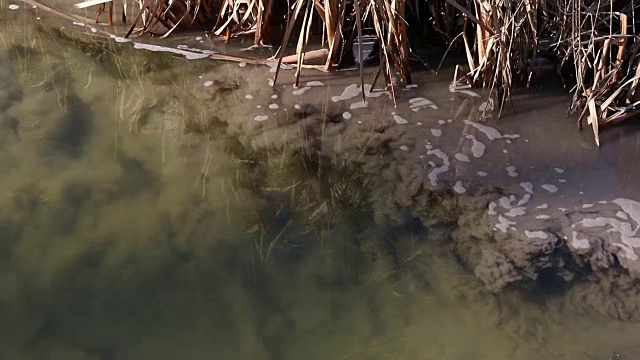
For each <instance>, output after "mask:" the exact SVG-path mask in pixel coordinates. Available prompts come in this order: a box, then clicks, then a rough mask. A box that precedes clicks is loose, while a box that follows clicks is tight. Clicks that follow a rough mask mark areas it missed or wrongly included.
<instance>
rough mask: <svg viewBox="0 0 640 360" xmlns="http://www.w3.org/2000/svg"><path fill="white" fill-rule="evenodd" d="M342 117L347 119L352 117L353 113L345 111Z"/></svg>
mask: <svg viewBox="0 0 640 360" xmlns="http://www.w3.org/2000/svg"><path fill="white" fill-rule="evenodd" d="M342 118H343V119H345V120H349V119H351V113H350V112H348V111H345V112H343V113H342Z"/></svg>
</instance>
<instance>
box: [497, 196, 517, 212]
mask: <svg viewBox="0 0 640 360" xmlns="http://www.w3.org/2000/svg"><path fill="white" fill-rule="evenodd" d="M514 200H515V199H511V198H508V197H506V196H503V197H501V198H500V199H499V200H498V204H500V206H501V207H502V208H504V209H511V208H512V207H513V205H511V203H512V202H513V201H514Z"/></svg>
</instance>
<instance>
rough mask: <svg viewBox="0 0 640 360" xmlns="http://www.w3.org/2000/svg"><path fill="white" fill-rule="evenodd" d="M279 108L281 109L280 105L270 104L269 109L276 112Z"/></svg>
mask: <svg viewBox="0 0 640 360" xmlns="http://www.w3.org/2000/svg"><path fill="white" fill-rule="evenodd" d="M279 107H280V105H278V104H269V109H271V110H275V109H277V108H279Z"/></svg>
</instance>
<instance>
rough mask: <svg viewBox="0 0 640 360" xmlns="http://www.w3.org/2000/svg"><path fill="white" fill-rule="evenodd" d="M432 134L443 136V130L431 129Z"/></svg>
mask: <svg viewBox="0 0 640 360" xmlns="http://www.w3.org/2000/svg"><path fill="white" fill-rule="evenodd" d="M431 135H433V136H435V137H440V136H442V130H440V129H431Z"/></svg>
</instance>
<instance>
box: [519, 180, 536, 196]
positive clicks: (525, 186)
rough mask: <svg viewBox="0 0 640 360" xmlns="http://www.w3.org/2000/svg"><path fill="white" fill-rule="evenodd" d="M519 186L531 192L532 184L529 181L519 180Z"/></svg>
mask: <svg viewBox="0 0 640 360" xmlns="http://www.w3.org/2000/svg"><path fill="white" fill-rule="evenodd" d="M520 187H521V188H523V189H524V191H526V192H528V193H529V194H533V184H532V183H530V182H521V183H520Z"/></svg>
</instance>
